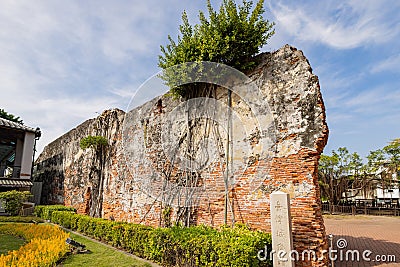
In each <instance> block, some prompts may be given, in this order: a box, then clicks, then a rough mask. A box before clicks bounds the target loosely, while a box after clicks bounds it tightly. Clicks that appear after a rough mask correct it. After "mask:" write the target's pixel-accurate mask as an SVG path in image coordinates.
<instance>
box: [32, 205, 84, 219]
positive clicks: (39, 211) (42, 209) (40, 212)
mask: <svg viewBox="0 0 400 267" xmlns="http://www.w3.org/2000/svg"><path fill="white" fill-rule="evenodd" d="M61 210H62V211H72V212H76V209H75V208H73V207H66V206H63V205H48V206H36V207H35V215H36V216H38V217H41V218H43V219H45V220H50V219H51V214H52V213H53V212H54V211H61Z"/></svg>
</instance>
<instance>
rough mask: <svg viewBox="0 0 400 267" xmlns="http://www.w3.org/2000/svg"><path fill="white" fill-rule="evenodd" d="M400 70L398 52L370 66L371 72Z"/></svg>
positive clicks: (399, 55)
mask: <svg viewBox="0 0 400 267" xmlns="http://www.w3.org/2000/svg"><path fill="white" fill-rule="evenodd" d="M379 72H395V73H396V72H400V54H398V55H395V56H392V57H390V58H387V59H385V60H383V61H381V62H378V63H377V64H375V65H373V66H372V68H371V73H379Z"/></svg>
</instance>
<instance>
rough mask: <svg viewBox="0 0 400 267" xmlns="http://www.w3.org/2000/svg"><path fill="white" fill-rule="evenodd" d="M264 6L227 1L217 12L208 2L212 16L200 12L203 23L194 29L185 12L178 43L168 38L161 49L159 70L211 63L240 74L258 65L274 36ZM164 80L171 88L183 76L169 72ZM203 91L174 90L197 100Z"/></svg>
mask: <svg viewBox="0 0 400 267" xmlns="http://www.w3.org/2000/svg"><path fill="white" fill-rule="evenodd" d="M263 6H264V0H259V1H258V2H257V4H256V5H255V7H254V9H252V7H253V3H252V1H246V0H244V1H243V4H242V5H239V6H238V5H236V3H235V1H234V0H224V1H223V3H222V5H221V7H220V8H219V11H216V10H214V8H213V7H212V5H211V3H210V0H208V1H207V7H208V16H206V15H205V14H204V13H203V12H201V11H200V12H199V19H200V23H199V24H196V25H194V26H192V25H191V24H190V23H189V19H188V16H187V14H186V12H183V14H182V22H183V24H182V25H180V26H179V31H180V34H179V35H178V40H177V41H176V42H175V41H174V40H173V39H172V37H171V36H168V40H169V44H167V45H166V46H161V52H162V54H161V55H160V56H159V62H158V65H159V67H161V68H163V69H164V70H166V69H168V68H169V67H172V66H175V65H178V64H182V63H185V62H199V61H211V62H217V63H223V64H226V65H228V66H231V67H233V68H236V69H238V70H240V71H247V70H249V69H251V68H252V67H254V66H255V64H256V61H255V59H254V56H255V55H257V54H258V53H259V51H260V48H261V47H262V46H263V45H265V44H266V43H267V41H268V39H269V38H270V37H271V36H272V35H273V34H274V29H273V26H274V23H271V22H269V21H268V20H266V19H264V17H263V13H264V12H265V10H264V7H263ZM199 72H201V70H199ZM184 74H185V71H183V73H182V75H184ZM177 76H178V77H177ZM163 78H164V79H165V80H166V83H167V85H168V84H174V81H175V80H176V79H179V78H181V77H179V75H177V73H176V72H174V73H168V71H167V72H166V73H165V75H164V76H163ZM202 88H204V87H203V86H202V85H199V84H197V85H194V86H193V85H185V86H179V87H177V88H171V93H172V94H173V95H174V96H177V97H179V96H182V97H193V96H196V95H198V93H199V90H201V89H202ZM206 88H209V87H206ZM203 90H204V89H203Z"/></svg>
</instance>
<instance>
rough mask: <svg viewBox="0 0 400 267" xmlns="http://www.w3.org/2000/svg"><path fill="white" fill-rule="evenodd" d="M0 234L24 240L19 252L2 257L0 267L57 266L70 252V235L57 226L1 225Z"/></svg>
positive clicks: (10, 252) (12, 252)
mask: <svg viewBox="0 0 400 267" xmlns="http://www.w3.org/2000/svg"><path fill="white" fill-rule="evenodd" d="M0 233H4V234H10V235H14V236H19V237H22V238H24V239H25V240H26V241H27V243H26V244H25V245H23V246H22V247H20V249H19V250H14V251H9V252H8V254H7V255H0V267H34V266H55V265H56V262H57V261H58V260H59V259H60V258H61V257H63V256H64V255H65V254H66V253H67V252H68V245H67V244H66V243H65V240H66V239H67V238H68V237H69V233H66V232H64V231H63V230H62V229H61V228H60V227H59V226H56V225H40V224H39V225H35V224H1V225H0Z"/></svg>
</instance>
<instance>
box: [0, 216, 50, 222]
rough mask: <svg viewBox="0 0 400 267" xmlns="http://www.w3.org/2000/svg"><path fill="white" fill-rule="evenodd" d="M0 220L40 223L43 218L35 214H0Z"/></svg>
mask: <svg viewBox="0 0 400 267" xmlns="http://www.w3.org/2000/svg"><path fill="white" fill-rule="evenodd" d="M0 222H15V223H34V222H36V223H42V222H44V220H43V219H41V218H39V217H35V216H23V217H22V216H0Z"/></svg>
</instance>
